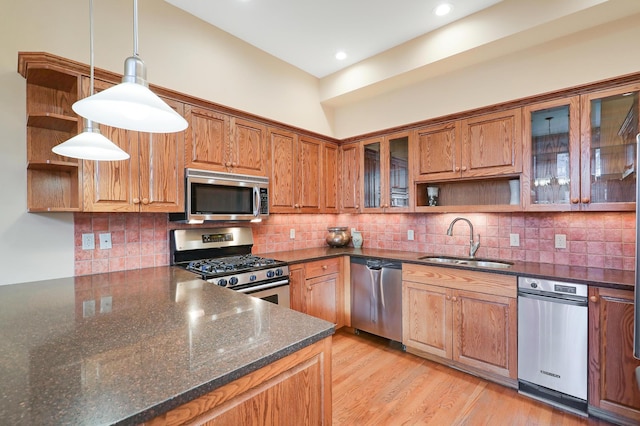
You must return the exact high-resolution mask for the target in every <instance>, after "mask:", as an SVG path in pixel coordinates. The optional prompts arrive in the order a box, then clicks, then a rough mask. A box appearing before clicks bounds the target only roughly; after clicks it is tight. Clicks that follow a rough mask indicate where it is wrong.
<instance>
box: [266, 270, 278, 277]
mask: <svg viewBox="0 0 640 426" xmlns="http://www.w3.org/2000/svg"><path fill="white" fill-rule="evenodd" d="M275 276H276V273H275V272H273V270H272V269H270V270H268V271H267V278H273V277H275Z"/></svg>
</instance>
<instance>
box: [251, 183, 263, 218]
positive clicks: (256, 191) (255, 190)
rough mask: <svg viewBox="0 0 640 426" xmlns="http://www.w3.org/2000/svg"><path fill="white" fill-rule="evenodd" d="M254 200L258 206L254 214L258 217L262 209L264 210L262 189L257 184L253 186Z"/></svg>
mask: <svg viewBox="0 0 640 426" xmlns="http://www.w3.org/2000/svg"><path fill="white" fill-rule="evenodd" d="M253 201H254V203H253V205H254V206H256V208H255V209H254V210H253V216H254V217H258V215H259V214H260V211H261V210H262V209H261V206H260V203H261V202H262V199H261V198H260V189H259V188H258V187H257V186H254V187H253Z"/></svg>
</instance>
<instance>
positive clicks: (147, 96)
mask: <svg viewBox="0 0 640 426" xmlns="http://www.w3.org/2000/svg"><path fill="white" fill-rule="evenodd" d="M124 68H125V75H124V77H122V83H120V84H118V85H117V86H113V87H110V88H108V89H106V90H103V91H102V92H99V93H96V94H95V95H93V96H89V97H88V98H84V99H82V100H79V101H78V102H76V103H74V104H73V106H72V108H73V110H74V111H75V112H76V113H77V114H79V115H81V116H83V117H86V118H88V119H90V120H93V121H97V122H99V123H102V124H106V125H107V126H112V127H118V128H121V129H127V130H137V131H140V132H149V133H172V132H180V131H182V130H184V129H186V128H187V120H185V119H184V118H183V117H182V116H181V115H180V114H178V113H177V112H176V111H175V110H174V109H173V108H171V107H170V106H169V105H167V104H166V103H165V102H164V101H163V100H162V99H160V97H158V95H156V94H155V93H153V92H152V91H151V90H149V87H148V84H147V82H146V75H145V74H146V73H145V66H144V63H143V62H142V60H141V59H140V58H139V57H137V56H131V57H129V58H127V59H126V61H125V66H124Z"/></svg>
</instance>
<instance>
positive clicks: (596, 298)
mask: <svg viewBox="0 0 640 426" xmlns="http://www.w3.org/2000/svg"><path fill="white" fill-rule="evenodd" d="M589 300H590V301H592V302H593V303H597V302H598V296H590V297H589Z"/></svg>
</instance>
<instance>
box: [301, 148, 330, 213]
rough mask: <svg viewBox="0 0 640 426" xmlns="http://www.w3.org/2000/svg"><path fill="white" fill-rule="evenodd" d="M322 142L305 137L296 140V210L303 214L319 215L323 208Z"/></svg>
mask: <svg viewBox="0 0 640 426" xmlns="http://www.w3.org/2000/svg"><path fill="white" fill-rule="evenodd" d="M323 149H324V142H323V141H321V140H319V139H314V138H310V137H306V136H300V137H299V138H298V164H299V168H298V179H297V180H296V183H298V184H299V185H298V208H299V209H300V211H301V212H303V213H320V211H321V209H322V208H323V203H322V194H323V191H324V185H323V182H322V179H323V175H322V172H323V167H322V166H323V163H324V158H323V155H322V154H323Z"/></svg>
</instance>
